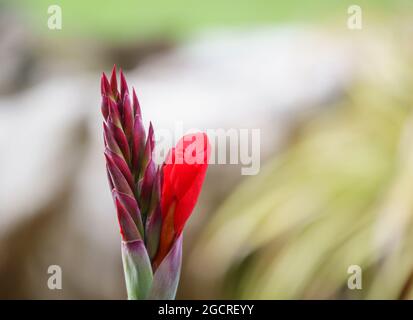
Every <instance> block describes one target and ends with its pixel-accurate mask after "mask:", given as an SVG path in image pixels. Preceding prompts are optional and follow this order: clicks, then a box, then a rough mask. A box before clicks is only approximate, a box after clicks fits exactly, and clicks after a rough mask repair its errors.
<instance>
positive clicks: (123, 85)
mask: <svg viewBox="0 0 413 320" xmlns="http://www.w3.org/2000/svg"><path fill="white" fill-rule="evenodd" d="M119 73H120V95H121V97H122V99H123V97H124V96H125V94H129V90H128V83H127V82H126V78H125V75H124V74H123V71H122V69H119Z"/></svg>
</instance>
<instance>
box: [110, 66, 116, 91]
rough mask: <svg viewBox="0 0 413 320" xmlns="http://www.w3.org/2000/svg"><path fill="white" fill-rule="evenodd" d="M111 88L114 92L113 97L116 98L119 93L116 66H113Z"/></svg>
mask: <svg viewBox="0 0 413 320" xmlns="http://www.w3.org/2000/svg"><path fill="white" fill-rule="evenodd" d="M110 88H111V90H112V94H113V96H114V97H115V98H116V97H117V92H118V81H117V79H116V64H114V65H113V69H112V74H111V76H110Z"/></svg>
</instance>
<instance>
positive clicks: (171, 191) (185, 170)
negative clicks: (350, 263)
mask: <svg viewBox="0 0 413 320" xmlns="http://www.w3.org/2000/svg"><path fill="white" fill-rule="evenodd" d="M210 153H211V146H210V144H209V141H208V137H207V135H206V134H205V133H195V134H188V135H185V136H184V137H182V138H181V140H179V142H178V144H177V145H176V147H175V148H172V150H171V151H170V152H169V155H168V156H167V158H166V160H165V163H164V165H163V167H162V174H163V178H162V193H161V195H162V196H161V212H162V231H161V238H160V244H159V250H158V254H157V257H156V259H155V261H158V262H160V261H162V259H163V257H164V256H165V254H166V253H167V252H168V251H169V249H170V247H171V246H172V244H173V243H174V241H175V240H176V239H177V238H178V237H179V236H180V235H181V233H182V230H183V228H184V226H185V223H186V221H187V220H188V218H189V216H190V215H191V213H192V211H193V209H194V207H195V205H196V202H197V200H198V196H199V194H200V192H201V189H202V184H203V181H204V179H205V174H206V171H207V168H208V161H209V156H210ZM155 265H156V263H155Z"/></svg>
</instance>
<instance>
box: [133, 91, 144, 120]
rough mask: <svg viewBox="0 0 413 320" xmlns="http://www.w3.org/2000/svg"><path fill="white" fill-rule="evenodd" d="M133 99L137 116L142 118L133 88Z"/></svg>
mask: <svg viewBox="0 0 413 320" xmlns="http://www.w3.org/2000/svg"><path fill="white" fill-rule="evenodd" d="M132 99H133V111H134V114H135V115H138V116H139V117H142V112H141V106H140V105H139V101H138V97H137V96H136V91H135V88H133V92H132Z"/></svg>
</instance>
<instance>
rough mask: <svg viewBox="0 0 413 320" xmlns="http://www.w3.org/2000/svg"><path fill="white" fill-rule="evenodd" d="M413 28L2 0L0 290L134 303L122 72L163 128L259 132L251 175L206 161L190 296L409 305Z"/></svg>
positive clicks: (188, 9) (380, 8)
mask: <svg viewBox="0 0 413 320" xmlns="http://www.w3.org/2000/svg"><path fill="white" fill-rule="evenodd" d="M51 5H58V6H60V8H61V17H62V28H61V30H54V29H49V27H48V19H49V17H50V16H51V15H52V14H51V13H48V8H49V6H51ZM351 5H358V6H360V8H361V9H362V11H361V14H362V16H361V17H362V28H361V29H356V30H354V29H351V28H349V27H348V20H349V18H350V17H351V16H352V13H348V8H349V7H350V6H351ZM412 18H413V3H412V1H411V0H359V1H353V0H351V1H347V0H313V1H311V2H310V1H298V0H290V1H274V0H255V1H252V0H251V1H250V0H210V1H195V0H190V1H183V0H168V1H167V0H159V1H153V2H150V1H141V0H135V1H132V0H122V1H114V0H110V1H99V0H89V1H80V0H70V1H69V0H66V1H58V0H38V1H29V0H14V1H12V0H1V1H0V155H1V157H0V298H3V299H13V298H22V299H123V298H126V293H125V288H124V280H123V271H122V265H121V256H120V244H119V240H120V236H119V229H118V224H117V220H116V214H115V210H114V207H113V204H112V200H111V196H110V192H109V187H108V185H107V181H106V174H105V169H104V157H103V141H102V125H101V124H102V118H101V115H100V89H99V86H100V75H101V72H102V71H105V72H109V71H110V69H111V68H112V66H113V64H115V63H116V64H117V65H118V66H120V67H122V68H123V69H124V70H125V72H126V77H127V79H128V82H129V84H130V85H133V86H135V87H136V89H137V92H138V96H139V98H140V102H141V106H142V109H143V117H144V121H145V123H146V124H147V123H148V122H149V120H151V121H152V122H153V123H154V126H155V134H156V130H159V129H173V128H174V126H175V125H176V123H177V122H178V121H179V122H182V123H183V124H184V127H185V128H187V129H189V128H192V127H196V128H199V129H202V130H205V129H208V128H224V129H230V128H259V129H261V170H260V172H259V174H258V175H255V176H242V175H241V173H240V167H239V166H237V165H211V166H210V168H209V171H208V175H207V179H206V182H205V186H204V189H203V192H202V194H201V198H200V201H199V203H198V205H197V208H196V210H195V212H194V214H193V215H192V217H191V220H190V222H189V224H188V227H187V229H186V234H185V239H184V240H185V241H184V259H183V272H182V276H181V283H180V287H179V291H178V298H186V299H198V298H206V299H217V298H241V299H252V298H254V299H311V298H313V299H373V298H382V299H409V298H413V192H412V189H413V143H412V141H413V116H412V111H413V110H412V104H413V90H412V89H413V64H412V63H413V41H412V39H413V22H412V21H413V20H412ZM50 265H59V266H61V268H62V272H63V273H62V276H63V281H62V286H63V288H62V290H49V289H48V286H47V280H48V278H49V276H50V275H49V274H48V273H47V270H48V267H49V266H50ZM351 265H358V266H360V267H361V269H362V272H363V273H362V289H361V290H350V289H349V288H348V286H347V281H348V278H349V277H350V275H349V274H348V273H347V270H348V267H349V266H351Z"/></svg>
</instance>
